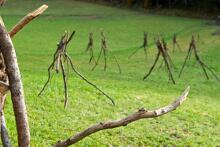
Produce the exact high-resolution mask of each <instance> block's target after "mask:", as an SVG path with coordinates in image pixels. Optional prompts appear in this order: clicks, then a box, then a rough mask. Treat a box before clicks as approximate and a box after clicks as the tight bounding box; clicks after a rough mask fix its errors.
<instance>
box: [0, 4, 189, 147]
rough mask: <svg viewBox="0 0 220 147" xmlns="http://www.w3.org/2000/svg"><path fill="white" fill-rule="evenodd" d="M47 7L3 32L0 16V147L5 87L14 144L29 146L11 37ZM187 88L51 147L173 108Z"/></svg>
mask: <svg viewBox="0 0 220 147" xmlns="http://www.w3.org/2000/svg"><path fill="white" fill-rule="evenodd" d="M46 9H47V6H46V5H43V6H42V7H40V8H39V9H37V10H36V11H34V12H33V13H30V14H28V15H27V16H26V17H24V18H23V19H22V20H21V21H20V22H19V23H18V24H16V25H15V27H14V28H13V29H12V31H10V32H7V30H6V28H5V26H4V23H3V20H2V19H1V18H0V51H1V56H0V65H1V66H2V67H0V71H1V72H2V77H1V79H0V100H1V101H0V102H1V103H0V112H1V113H0V115H1V119H0V120H1V140H2V142H3V146H4V147H10V146H11V144H10V140H9V137H8V134H7V128H6V122H5V119H4V115H3V108H4V100H5V95H6V92H7V91H8V90H9V91H10V93H11V100H12V105H13V109H14V116H15V120H16V128H17V136H18V147H29V146H30V130H29V124H28V115H27V113H28V112H27V110H26V104H25V97H24V91H23V86H22V85H23V84H22V79H21V75H20V70H19V66H18V63H17V57H16V50H15V48H14V45H13V42H12V40H11V38H12V37H14V36H15V34H16V33H17V32H19V31H20V30H21V29H22V28H23V27H24V26H25V25H27V24H28V23H29V22H30V21H31V20H33V19H34V18H36V17H37V16H38V15H40V14H41V13H43V12H44V11H45V10H46ZM188 92H189V88H187V89H186V90H185V91H184V92H183V94H182V95H181V96H179V97H178V98H177V100H175V101H174V102H173V103H171V104H169V105H167V106H165V107H162V108H159V109H156V110H147V109H144V108H141V109H139V110H138V111H137V112H135V113H133V114H131V115H129V116H128V117H125V118H123V119H119V120H116V121H109V122H100V123H98V124H96V125H93V126H91V127H88V128H87V129H85V130H84V131H82V132H80V133H77V134H76V135H74V136H72V137H70V138H68V139H64V140H62V141H58V142H57V143H55V144H54V145H53V146H54V147H67V146H70V145H72V144H75V143H77V142H78V141H80V140H82V139H84V138H85V137H87V136H89V135H91V134H93V133H96V132H98V131H101V130H106V129H113V128H116V127H121V126H127V125H128V124H130V123H132V122H135V121H138V120H140V119H144V118H154V117H159V116H162V115H164V114H167V113H169V112H171V111H173V110H176V108H177V107H179V106H180V105H181V104H182V103H183V101H185V100H186V98H187V95H188Z"/></svg>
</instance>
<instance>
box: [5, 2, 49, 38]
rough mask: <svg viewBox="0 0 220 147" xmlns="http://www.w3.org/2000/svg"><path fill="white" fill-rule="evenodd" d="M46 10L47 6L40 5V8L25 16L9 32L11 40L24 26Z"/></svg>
mask: <svg viewBox="0 0 220 147" xmlns="http://www.w3.org/2000/svg"><path fill="white" fill-rule="evenodd" d="M47 8H48V6H47V5H42V6H41V7H40V8H38V9H36V10H35V11H33V12H31V13H29V14H27V15H26V16H25V17H24V18H23V19H21V20H20V21H19V22H18V23H17V24H16V25H15V26H14V27H13V28H12V30H11V31H10V32H9V35H10V37H11V38H13V37H14V35H15V34H17V33H18V32H19V31H20V30H21V29H22V28H23V27H24V26H26V25H27V24H28V23H29V22H31V21H32V20H33V19H35V18H36V17H38V16H39V15H41V14H42V13H43V12H44V11H45V10H46V9H47Z"/></svg>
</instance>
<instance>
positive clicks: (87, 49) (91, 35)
mask: <svg viewBox="0 0 220 147" xmlns="http://www.w3.org/2000/svg"><path fill="white" fill-rule="evenodd" d="M93 45H94V43H93V33H92V32H91V33H89V42H88V44H87V47H86V50H85V52H89V54H90V58H89V63H91V62H92V60H93V61H94V62H95V63H96V60H95V57H94V53H93Z"/></svg>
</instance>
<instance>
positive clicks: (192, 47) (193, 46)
mask: <svg viewBox="0 0 220 147" xmlns="http://www.w3.org/2000/svg"><path fill="white" fill-rule="evenodd" d="M193 51H194V56H195V59H196V61H197V62H198V63H199V65H200V66H201V68H202V70H203V72H204V74H205V76H206V78H207V80H209V76H208V73H207V71H206V70H208V71H210V72H211V74H212V75H213V76H214V77H215V78H216V80H217V81H220V79H219V78H218V76H217V75H216V74H215V72H214V71H213V70H212V69H211V68H210V67H209V66H208V65H206V64H205V63H204V62H203V61H202V60H201V59H200V57H199V54H198V51H197V47H196V41H195V38H194V36H192V39H191V42H190V44H189V49H188V52H187V55H186V58H185V61H184V63H183V65H182V68H181V70H180V73H179V77H180V76H181V74H182V72H183V70H184V67H185V65H186V62H187V61H188V60H189V59H190V56H191V53H192V52H193Z"/></svg>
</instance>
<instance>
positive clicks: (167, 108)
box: [53, 87, 190, 147]
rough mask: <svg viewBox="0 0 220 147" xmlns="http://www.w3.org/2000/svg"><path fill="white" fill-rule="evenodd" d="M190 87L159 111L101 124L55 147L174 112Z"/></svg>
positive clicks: (146, 112) (138, 113)
mask: <svg viewBox="0 0 220 147" xmlns="http://www.w3.org/2000/svg"><path fill="white" fill-rule="evenodd" d="M189 89H190V88H189V87H188V88H186V90H185V91H184V92H183V94H182V95H181V96H179V97H178V98H177V100H175V101H174V102H173V103H171V104H169V105H167V106H165V107H162V108H159V109H157V110H152V111H148V110H146V109H144V108H142V109H139V110H138V111H137V112H135V113H133V114H131V115H129V116H128V117H126V118H123V119H120V120H115V121H109V122H101V123H98V124H96V125H93V126H91V127H89V128H87V129H85V130H84V131H82V132H80V133H77V134H76V135H74V136H72V137H70V138H68V139H66V140H62V141H58V142H57V143H56V144H55V145H54V146H53V147H67V146H70V145H72V144H75V143H77V142H79V141H80V140H82V139H84V138H85V137H88V136H90V135H92V134H94V133H96V132H99V131H102V130H106V129H113V128H117V127H122V126H127V125H128V124H130V123H132V122H135V121H137V120H140V119H144V118H155V117H159V116H162V115H164V114H167V113H169V112H171V111H173V110H176V109H177V107H179V106H180V105H181V104H182V103H183V102H184V101H185V100H186V98H187V95H188V93H189Z"/></svg>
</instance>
